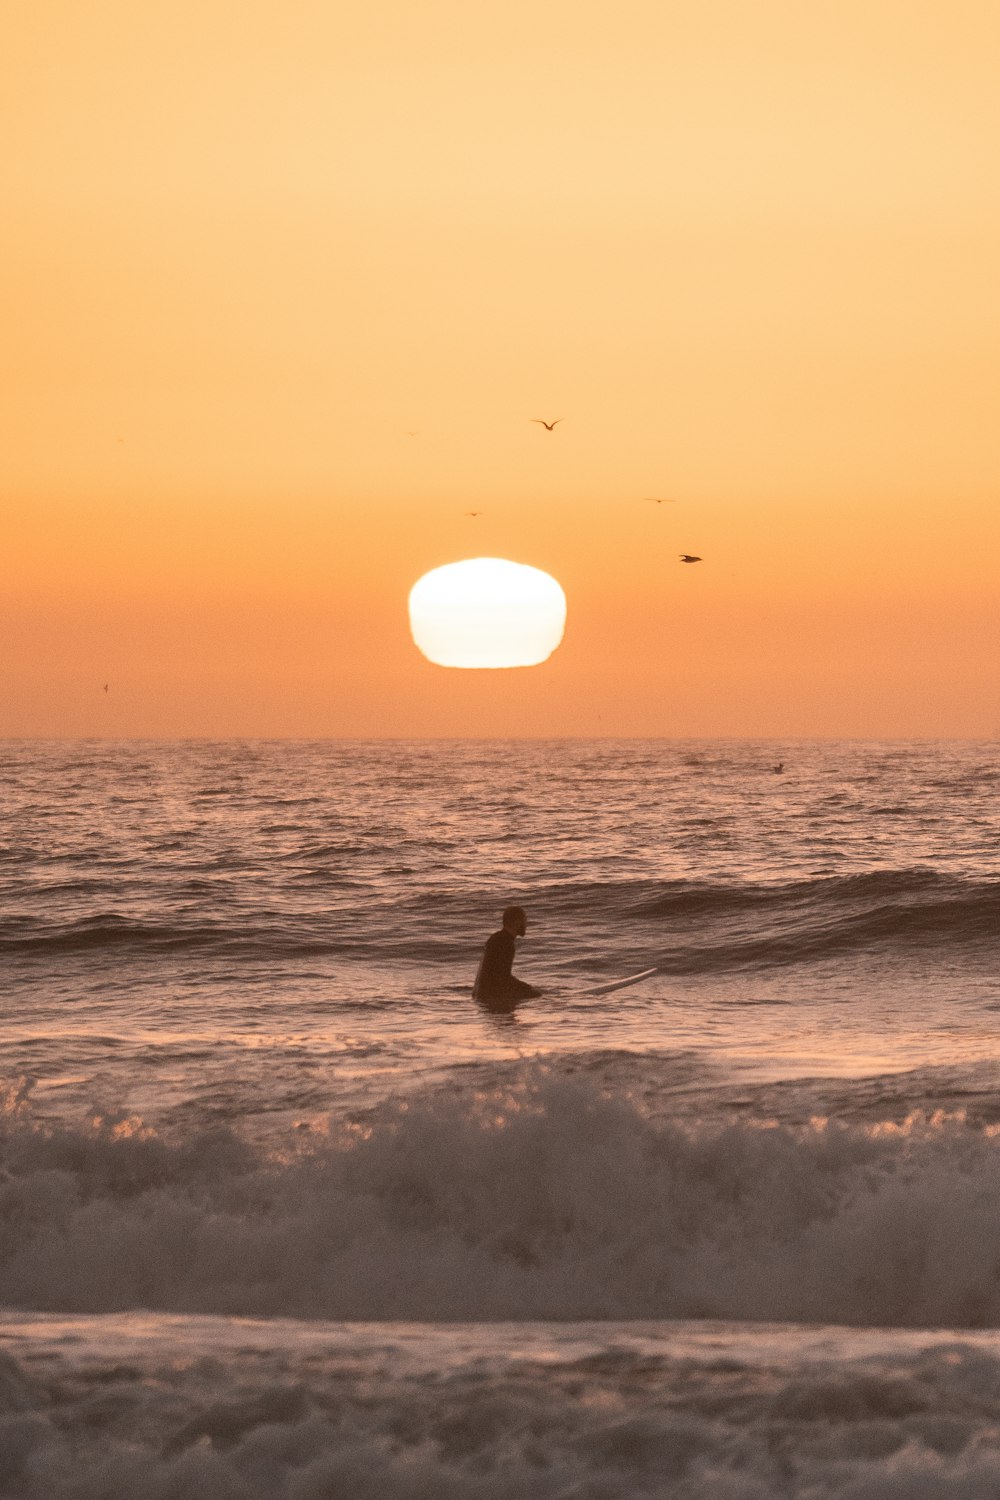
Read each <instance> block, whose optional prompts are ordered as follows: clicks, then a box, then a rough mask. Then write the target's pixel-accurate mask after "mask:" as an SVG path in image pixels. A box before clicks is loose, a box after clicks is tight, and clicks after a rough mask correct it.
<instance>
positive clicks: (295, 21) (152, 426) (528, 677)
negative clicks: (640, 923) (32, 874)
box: [0, 0, 1000, 736]
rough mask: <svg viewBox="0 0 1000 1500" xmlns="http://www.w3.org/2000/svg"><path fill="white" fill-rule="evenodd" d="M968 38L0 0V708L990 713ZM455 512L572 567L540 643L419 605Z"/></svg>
mask: <svg viewBox="0 0 1000 1500" xmlns="http://www.w3.org/2000/svg"><path fill="white" fill-rule="evenodd" d="M998 56H1000V11H998V9H997V7H996V6H995V4H994V3H992V0H990V3H985V0H984V3H974V0H955V3H952V4H949V5H947V6H946V5H945V4H943V3H931V4H927V5H922V6H921V5H915V4H914V3H913V0H906V3H905V4H904V3H902V0H900V3H889V0H864V3H860V0H838V4H836V5H829V6H808V5H803V4H802V3H801V0H796V3H791V0H788V3H776V0H760V3H755V4H753V5H747V4H746V3H744V0H739V3H737V0H685V3H679V4H672V3H664V0H623V3H620V4H617V5H615V6H610V5H607V4H602V5H598V4H594V3H590V0H574V3H573V4H569V3H568V0H567V3H562V0H556V3H551V4H546V5H543V6H538V5H537V4H535V3H532V4H528V3H527V0H505V3H504V4H503V5H499V4H491V3H489V0H487V3H485V4H482V5H470V4H469V3H467V0H462V3H459V0H422V3H420V4H416V3H413V0H408V3H402V0H400V3H388V0H371V3H370V4H368V5H365V6H358V7H356V10H355V13H354V14H352V15H346V14H345V13H344V8H343V7H340V6H336V5H332V4H330V3H323V4H320V3H318V0H315V3H306V0H283V3H281V4H280V5H279V4H278V3H277V0H263V3H257V4H253V3H252V0H245V3H243V4H241V5H240V6H236V5H234V4H232V3H222V0H198V4H192V3H190V0H170V3H166V0H144V3H143V4H141V5H136V4H135V3H134V0H118V3H109V0H94V3H92V4H89V5H87V6H82V5H80V4H78V3H73V4H70V3H68V0H36V3H34V4H33V5H31V6H30V7H29V6H21V7H19V8H18V9H17V11H16V12H15V13H14V15H13V16H12V19H11V21H10V22H9V23H8V28H7V34H6V40H5V49H4V56H3V58H2V60H0V75H2V76H0V100H2V101H3V103H2V106H0V108H2V110H3V119H4V135H5V140H6V142H7V146H8V150H7V151H6V152H5V153H4V157H5V161H4V165H3V167H2V169H0V171H2V179H0V191H2V194H3V202H4V207H5V220H6V222H7V225H8V226H9V227H8V229H7V230H6V231H5V235H4V239H3V244H2V246H0V257H2V259H3V262H4V265H3V275H2V277H0V317H2V326H3V329H4V337H3V340H2V343H0V385H2V402H3V409H4V412H5V418H6V419H5V421H4V424H3V427H4V437H3V443H2V445H0V507H2V521H3V525H2V533H0V540H2V548H0V559H2V574H0V578H2V588H0V734H5V735H23V734H28V735H32V734H43V735H50V734H51V735H74V734H109V735H200V734H209V735H230V734H251V735H252V734H261V735H297V734H309V735H407V734H446V735H451V734H458V735H463V734H473V735H475V734H498V733H499V734H505V733H507V734H510V733H513V734H529V735H531V734H594V733H598V734H663V735H701V734H705V735H711V734H730V735H743V734H746V735H763V734H772V735H778V736H781V735H794V734H823V735H825V734H829V735H922V734H930V735H936V734H941V735H995V734H998V733H1000V649H998V648H1000V590H998V586H997V585H998V578H1000V566H998V564H1000V521H998V514H1000V440H998V430H997V427H998V424H997V391H998V376H1000V280H998V276H997V266H998V264H1000V197H998V195H997V193H996V190H995V176H996V161H997V154H998V146H1000V90H998V89H997V87H996V58H997V57H998ZM538 416H542V417H555V416H561V417H563V418H564V419H565V420H564V422H563V424H562V425H561V426H560V427H558V428H557V429H556V431H555V432H554V433H553V434H551V435H550V434H548V433H546V432H545V431H544V430H543V429H542V428H541V427H538V426H535V425H532V424H531V422H530V418H532V417H538ZM411 430H412V431H414V432H415V433H416V436H415V437H410V436H408V435H407V433H408V431H411ZM648 495H670V496H674V497H676V503H674V504H671V505H663V506H653V505H650V504H648V503H646V502H645V501H644V499H643V497H644V496H648ZM470 509H477V510H482V511H483V512H484V515H483V516H482V517H480V518H478V519H475V520H473V519H470V518H468V517H466V516H465V515H464V514H463V512H465V511H467V510H470ZM681 551H693V552H695V553H700V554H701V555H702V556H703V557H704V562H703V563H701V564H699V565H698V566H696V567H684V566H683V565H681V564H680V563H679V562H678V561H677V554H678V553H679V552H681ZM481 554H488V555H499V556H507V557H510V558H512V559H514V560H515V561H519V562H527V563H532V564H534V565H535V566H538V567H542V568H545V569H547V570H548V571H549V572H551V573H553V574H554V575H555V576H556V577H557V578H558V579H559V581H560V582H561V583H562V585H563V587H564V588H565V590H566V594H567V597H568V600H569V619H568V624H567V631H566V637H565V641H564V644H563V645H562V647H561V648H560V650H559V651H558V652H557V653H556V654H555V655H554V656H553V657H552V658H551V660H550V661H549V662H548V663H547V664H546V665H544V666H542V667H539V668H534V669H529V670H521V671H515V672H503V673H492V672H490V673H469V672H457V671H448V670H446V669H441V668H435V667H433V666H431V665H430V664H429V663H427V662H425V661H424V660H423V658H422V657H421V656H420V655H419V654H418V652H417V651H416V648H415V647H414V646H413V644H412V642H411V640H410V637H409V631H408V627H407V618H406V599H407V594H408V591H409V588H410V586H411V584H412V583H413V582H414V580H415V579H416V578H417V577H418V576H419V575H420V574H421V573H422V572H424V571H426V570H427V569H428V568H431V567H434V566H436V565H438V564H440V563H444V562H451V561H454V560H456V559H458V558H461V557H466V556H476V555H481ZM104 682H108V683H109V692H108V693H107V694H105V693H104V692H103V683H104Z"/></svg>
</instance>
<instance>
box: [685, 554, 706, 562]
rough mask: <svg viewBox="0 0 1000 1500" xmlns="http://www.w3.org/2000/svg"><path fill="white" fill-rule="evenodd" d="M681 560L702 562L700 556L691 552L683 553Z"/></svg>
mask: <svg viewBox="0 0 1000 1500" xmlns="http://www.w3.org/2000/svg"><path fill="white" fill-rule="evenodd" d="M680 556H681V562H701V558H700V557H692V555H691V553H690V552H682V553H681V555H680Z"/></svg>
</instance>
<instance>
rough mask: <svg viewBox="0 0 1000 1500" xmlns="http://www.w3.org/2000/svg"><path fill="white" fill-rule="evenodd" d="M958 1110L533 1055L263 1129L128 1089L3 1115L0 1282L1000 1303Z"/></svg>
mask: <svg viewBox="0 0 1000 1500" xmlns="http://www.w3.org/2000/svg"><path fill="white" fill-rule="evenodd" d="M995 1130H996V1127H989V1126H988V1127H985V1128H973V1127H972V1126H971V1125H970V1124H969V1123H968V1122H967V1121H966V1120H965V1118H964V1117H963V1116H962V1115H961V1114H960V1113H956V1114H954V1115H947V1116H942V1115H932V1116H930V1117H927V1116H925V1115H916V1116H914V1117H912V1118H910V1119H909V1120H908V1121H907V1122H906V1123H905V1124H903V1125H894V1124H888V1123H885V1124H881V1125H875V1126H870V1125H869V1126H865V1125H861V1124H857V1123H852V1124H845V1123H839V1124H838V1123H835V1122H832V1121H814V1122H813V1123H812V1124H811V1125H809V1126H808V1127H804V1128H792V1127H787V1126H786V1127H778V1126H774V1127H771V1128H767V1127H765V1126H762V1125H760V1124H756V1125H755V1124H752V1123H738V1124H731V1125H720V1124H718V1123H694V1124H684V1125H681V1124H678V1123H676V1122H667V1123H664V1122H662V1121H659V1122H658V1121H655V1120H652V1119H650V1118H649V1117H648V1116H647V1115H646V1114H645V1113H644V1112H643V1110H642V1108H641V1107H640V1106H639V1105H638V1104H637V1103H636V1102H635V1101H632V1100H629V1099H620V1098H619V1099H612V1098H608V1097H606V1096H605V1095H604V1094H603V1093H602V1091H601V1090H600V1088H599V1087H598V1086H597V1085H595V1083H594V1082H593V1081H592V1080H588V1079H587V1078H585V1077H582V1076H568V1077H567V1076H557V1075H556V1074H555V1073H553V1072H551V1071H549V1070H548V1069H547V1068H546V1066H545V1065H543V1064H525V1065H524V1067H523V1069H522V1070H521V1072H520V1073H519V1075H517V1076H516V1077H515V1078H514V1080H513V1081H512V1082H511V1083H510V1085H509V1086H505V1087H503V1088H497V1089H484V1090H481V1091H479V1092H471V1091H458V1090H455V1089H446V1088H441V1089H438V1090H436V1091H435V1090H428V1091H425V1092H424V1093H422V1094H418V1095H415V1096H411V1098H410V1099H409V1101H408V1103H407V1104H406V1105H405V1106H404V1105H403V1104H399V1105H397V1106H395V1107H394V1108H391V1109H386V1110H382V1111H380V1112H378V1113H375V1114H373V1116H372V1117H371V1118H370V1119H369V1120H367V1122H366V1123H364V1124H363V1125H362V1124H354V1125H352V1126H344V1127H338V1128H337V1129H336V1131H335V1132H333V1133H331V1134H329V1135H320V1134H316V1133H310V1134H308V1135H306V1136H305V1137H304V1138H303V1137H302V1136H301V1135H299V1136H297V1137H296V1138H295V1139H294V1140H292V1141H290V1142H289V1143H288V1149H287V1150H286V1151H285V1152H284V1153H283V1154H277V1155H276V1154H273V1153H272V1154H270V1155H268V1154H265V1153H263V1152H262V1151H261V1150H258V1149H257V1148H254V1147H251V1146H250V1145H248V1144H247V1143H246V1142H244V1141H242V1140H240V1138H239V1137H238V1136H236V1135H234V1134H233V1133H231V1132H229V1131H223V1130H220V1131H214V1132H208V1133H202V1134H199V1135H197V1136H192V1137H191V1138H187V1139H168V1138H165V1137H163V1136H161V1135H158V1134H156V1133H154V1132H153V1131H152V1130H150V1129H148V1128H146V1127H145V1126H143V1124H142V1122H141V1121H139V1120H137V1119H135V1118H134V1117H129V1116H127V1115H124V1114H115V1113H114V1112H111V1113H105V1114H103V1115H101V1116H96V1115H95V1116H94V1117H93V1118H92V1119H90V1120H89V1121H88V1122H86V1123H85V1124H84V1125H83V1126H81V1127H79V1128H73V1129H70V1128H53V1127H48V1128H43V1127H42V1126H40V1125H39V1124H37V1123H36V1122H34V1121H33V1120H32V1119H31V1117H30V1110H29V1105H28V1103H27V1101H26V1100H25V1098H24V1097H20V1098H18V1097H15V1096H13V1095H12V1098H11V1102H10V1106H9V1108H8V1110H7V1112H6V1115H5V1116H4V1124H3V1129H2V1138H0V1302H2V1303H6V1304H8V1305H11V1306H17V1307H21V1308H27V1309H35V1310H48V1311H55V1312H112V1311H120V1310H125V1309H129V1308H149V1309H155V1310H160V1311H176V1312H193V1313H223V1314H229V1315H250V1316H254V1315H266V1316H272V1315H277V1314H284V1315H289V1316H294V1317H306V1318H316V1317H322V1318H332V1319H360V1320H372V1319H374V1320H382V1319H428V1320H443V1321H447V1320H464V1319H485V1320H497V1319H517V1320H524V1319H554V1320H568V1319H632V1318H644V1319H645V1318H653V1319H659V1318H728V1319H737V1320H781V1321H791V1322H835V1323H842V1324H853V1325H872V1324H879V1325H885V1326H889V1325H892V1326H898V1327H924V1326H952V1327H968V1328H983V1327H987V1328H992V1327H998V1326H1000V1194H998V1192H997V1186H998V1182H1000V1139H998V1137H997V1135H996V1133H995Z"/></svg>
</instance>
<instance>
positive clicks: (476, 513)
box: [465, 510, 483, 516]
mask: <svg viewBox="0 0 1000 1500" xmlns="http://www.w3.org/2000/svg"><path fill="white" fill-rule="evenodd" d="M465 514H466V515H467V516H481V515H482V514H483V512H482V511H481V510H467V511H466V512H465Z"/></svg>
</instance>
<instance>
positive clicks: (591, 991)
mask: <svg viewBox="0 0 1000 1500" xmlns="http://www.w3.org/2000/svg"><path fill="white" fill-rule="evenodd" d="M659 972H660V971H659V969H643V970H642V972H641V973H640V974H630V975H629V976H628V978H627V979H612V980H611V981H610V983H608V984H592V985H590V987H589V988H588V989H585V990H577V991H576V994H578V995H610V994H611V992H612V990H623V989H625V988H626V987H627V986H628V985H630V984H638V983H639V981H640V980H641V979H649V977H650V975H652V974H658V973H659Z"/></svg>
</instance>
